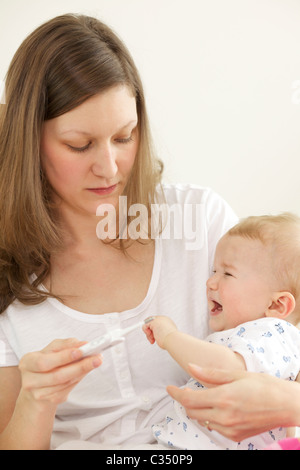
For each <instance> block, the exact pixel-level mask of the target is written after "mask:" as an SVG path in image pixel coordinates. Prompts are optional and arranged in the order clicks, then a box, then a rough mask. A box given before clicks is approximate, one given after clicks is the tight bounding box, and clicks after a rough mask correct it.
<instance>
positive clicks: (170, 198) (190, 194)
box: [158, 183, 216, 204]
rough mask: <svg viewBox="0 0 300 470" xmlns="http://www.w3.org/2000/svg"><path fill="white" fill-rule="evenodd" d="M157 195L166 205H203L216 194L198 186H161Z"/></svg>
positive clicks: (209, 189)
mask: <svg viewBox="0 0 300 470" xmlns="http://www.w3.org/2000/svg"><path fill="white" fill-rule="evenodd" d="M158 192H159V195H163V196H164V197H165V200H166V202H167V203H168V204H170V203H174V204H175V203H178V204H180V203H186V204H193V203H199V204H201V203H205V202H206V201H207V199H208V198H209V197H210V196H213V195H216V193H215V192H214V191H213V190H212V189H211V188H209V187H205V186H199V185H196V184H183V183H173V184H165V183H164V184H162V186H161V189H160V190H158Z"/></svg>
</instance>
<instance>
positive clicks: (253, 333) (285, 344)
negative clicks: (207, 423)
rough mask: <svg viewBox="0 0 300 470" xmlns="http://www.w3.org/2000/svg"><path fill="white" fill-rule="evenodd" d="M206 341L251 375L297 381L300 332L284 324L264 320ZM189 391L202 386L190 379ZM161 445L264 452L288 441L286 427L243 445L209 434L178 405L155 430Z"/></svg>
mask: <svg viewBox="0 0 300 470" xmlns="http://www.w3.org/2000/svg"><path fill="white" fill-rule="evenodd" d="M207 341H209V342H211V343H215V344H221V345H223V346H225V347H228V348H230V349H232V350H233V351H235V352H237V353H238V354H240V355H241V356H242V357H243V358H244V361H245V363H246V368H247V370H248V371H250V372H259V373H266V374H270V375H272V376H274V377H278V378H281V379H284V380H296V378H297V375H298V373H299V371H300V330H299V329H298V328H296V327H295V326H293V325H291V323H288V322H286V321H284V320H278V319H277V318H261V319H258V320H255V321H249V322H247V323H243V324H242V325H240V326H238V327H236V328H233V329H231V330H225V331H220V332H217V333H213V334H211V335H209V336H208V337H207ZM187 387H189V388H192V389H193V390H201V389H202V388H204V387H203V385H202V384H200V383H199V382H197V381H195V380H194V379H190V380H189V382H188V384H187ZM153 433H154V435H155V437H156V438H157V441H158V442H159V444H164V445H165V446H166V447H169V448H175V449H188V450H192V449H194V450H195V449H196V450H208V449H212V450H218V449H219V450H220V449H222V450H225V449H229V450H262V449H264V448H265V447H267V446H268V445H270V444H272V443H273V442H274V441H278V440H281V439H284V438H285V437H286V429H285V428H283V427H280V428H277V429H272V430H269V431H267V432H264V433H262V434H259V435H257V436H252V437H250V438H247V439H245V440H243V441H241V442H234V441H231V440H230V439H227V438H226V437H224V436H222V435H221V434H219V433H218V432H216V431H209V430H208V429H206V428H203V427H202V426H199V424H198V423H197V421H195V420H192V419H190V418H189V417H188V416H187V415H186V412H185V409H184V408H183V407H182V406H181V405H180V404H179V403H177V402H174V406H173V408H172V409H170V410H169V412H168V414H167V416H166V418H165V420H164V422H162V423H161V424H159V425H156V426H153Z"/></svg>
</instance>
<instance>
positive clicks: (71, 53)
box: [0, 14, 162, 313]
mask: <svg viewBox="0 0 300 470" xmlns="http://www.w3.org/2000/svg"><path fill="white" fill-rule="evenodd" d="M118 84H126V85H127V86H129V87H130V89H131V90H132V92H133V94H134V96H135V98H136V103H137V112H138V118H139V124H138V127H139V139H140V144H139V150H138V154H137V156H136V159H135V164H134V167H133V170H132V174H131V177H130V179H129V182H128V184H127V187H126V189H125V195H126V196H127V202H128V205H131V204H134V203H137V202H138V203H141V204H145V205H146V206H147V207H148V208H150V205H151V203H153V202H154V201H155V195H156V187H157V184H158V183H159V182H160V180H161V173H162V164H161V162H160V161H159V160H158V159H156V157H155V155H154V151H153V148H152V144H151V136H150V130H149V124H148V120H147V113H146V107H145V99H144V93H143V87H142V84H141V80H140V77H139V74H138V71H137V69H136V67H135V64H134V62H133V60H132V58H131V56H130V54H129V52H128V51H127V49H126V47H125V46H124V44H123V43H122V41H121V40H120V39H119V38H118V37H117V36H116V35H115V33H113V32H112V31H111V29H110V28H108V27H107V26H106V25H104V24H103V23H102V22H100V21H99V20H97V19H95V18H91V17H88V16H84V15H73V14H68V15H63V16H59V17H57V18H54V19H52V20H50V21H48V22H47V23H45V24H43V25H42V26H40V27H39V28H37V29H36V30H35V31H34V32H33V33H32V34H31V35H30V36H28V38H27V39H25V41H24V42H23V43H22V44H21V46H20V48H19V49H18V50H17V52H16V54H15V56H14V57H13V60H12V62H11V65H10V67H9V70H8V73H7V76H6V89H5V99H6V104H5V105H1V108H0V313H2V312H3V311H4V310H5V309H6V308H7V307H8V306H9V305H10V303H11V302H12V301H13V300H15V299H18V300H19V301H20V302H22V303H24V304H27V305H34V304H37V303H40V302H42V301H43V300H45V298H46V297H47V296H48V295H51V292H50V293H46V292H45V291H44V290H43V289H40V288H39V285H40V284H41V283H42V282H43V280H45V278H46V277H47V276H48V275H49V272H50V254H51V253H53V252H54V251H56V250H59V249H60V248H61V244H62V236H61V233H60V226H59V220H58V218H57V216H56V212H55V210H54V207H53V205H52V203H51V188H49V184H48V182H47V179H46V177H45V176H44V174H43V172H42V169H41V164H40V141H41V130H42V125H43V122H44V121H45V120H49V119H53V118H55V117H58V116H60V115H62V114H64V113H66V112H68V111H70V110H71V109H74V108H75V107H77V106H79V105H80V104H81V103H83V102H84V101H85V100H87V99H88V98H90V97H92V96H94V95H96V94H98V93H100V92H102V91H105V90H107V89H109V88H110V87H112V86H116V85H118ZM120 242H121V240H120ZM121 248H122V247H121ZM123 249H125V248H124V247H123ZM33 274H35V275H36V276H37V277H36V279H35V280H34V281H32V279H33V278H32V275H33Z"/></svg>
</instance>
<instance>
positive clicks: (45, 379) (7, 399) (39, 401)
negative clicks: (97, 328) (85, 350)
mask: <svg viewBox="0 0 300 470" xmlns="http://www.w3.org/2000/svg"><path fill="white" fill-rule="evenodd" d="M80 345H82V343H79V342H78V341H77V340H74V339H69V340H56V341H53V343H51V344H50V345H49V346H47V347H46V348H45V349H43V350H42V351H39V352H34V353H30V354H26V355H25V356H24V357H23V358H22V360H21V361H20V365H19V369H17V368H8V369H5V368H2V369H0V384H1V385H0V392H1V393H0V409H1V410H6V411H5V413H4V414H3V415H1V417H0V450H21V449H22V450H43V449H45V450H47V449H49V448H50V439H51V434H52V429H53V422H54V418H55V413H56V408H57V405H58V404H59V403H63V402H64V401H66V400H67V398H68V395H69V393H70V392H71V390H72V389H73V388H74V387H75V386H76V385H77V383H78V382H79V381H80V380H81V379H82V378H83V377H85V375H86V374H88V373H89V372H90V371H91V370H93V369H95V368H96V367H99V366H100V364H101V359H100V357H98V356H93V357H87V358H84V359H82V360H79V359H81V357H82V353H81V351H79V350H78V346H80ZM2 379H3V381H2ZM10 380H12V381H11V382H10V385H9V387H8V389H6V387H5V383H6V384H7V383H8V381H10Z"/></svg>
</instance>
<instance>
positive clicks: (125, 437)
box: [0, 185, 237, 448]
mask: <svg viewBox="0 0 300 470" xmlns="http://www.w3.org/2000/svg"><path fill="white" fill-rule="evenodd" d="M164 191H165V198H166V201H167V204H168V205H169V206H171V207H175V208H176V210H175V212H176V211H177V212H178V209H179V208H181V213H182V214H183V215H184V213H186V214H187V218H186V219H184V217H182V218H181V220H180V217H175V218H174V220H175V222H174V223H175V225H177V227H175V228H176V230H177V229H178V230H177V231H176V234H177V235H176V237H178V234H179V233H180V227H179V226H178V225H180V224H181V223H182V222H181V221H184V220H185V223H186V224H188V222H189V220H188V219H189V214H190V212H189V210H190V209H191V205H193V208H196V209H197V211H196V214H197V215H196V218H195V219H194V229H195V223H196V226H197V240H195V244H194V245H193V240H191V233H192V232H193V230H192V227H191V226H190V227H188V230H186V231H185V230H182V234H183V236H182V237H181V239H180V238H179V237H178V239H176V237H175V239H174V238H173V239H172V238H171V239H168V238H169V237H164V233H162V234H161V236H160V237H159V238H157V239H156V241H155V244H156V245H155V260H154V266H153V273H152V279H151V282H150V285H149V290H148V293H147V295H146V297H145V299H144V300H143V302H142V303H141V304H140V305H138V306H137V307H136V308H134V309H131V310H127V311H123V312H112V313H107V314H103V315H90V314H85V313H81V312H79V311H76V310H73V309H71V308H69V307H67V306H65V305H64V304H62V303H60V302H59V301H58V300H56V299H51V298H49V299H47V300H45V301H44V302H43V303H42V304H39V305H34V306H25V305H23V304H21V303H19V302H18V301H15V302H13V303H12V304H11V305H10V306H9V307H8V308H7V310H6V311H5V312H4V313H3V314H1V315H0V366H2V367H5V366H17V365H18V363H19V360H20V359H21V358H22V356H23V355H24V354H26V353H28V352H32V351H38V350H41V349H43V348H44V347H45V346H46V345H47V344H49V343H50V342H51V341H53V340H54V339H56V338H69V337H75V338H78V339H80V340H83V341H90V340H92V339H94V338H96V337H98V336H100V335H102V334H104V333H106V332H108V331H111V330H113V329H114V328H126V327H128V326H131V325H133V324H134V323H136V322H138V321H141V320H144V319H145V318H147V317H149V316H152V315H168V316H169V317H171V318H172V319H173V320H174V321H175V322H176V324H177V325H178V328H179V329H180V330H181V331H185V332H187V333H189V334H193V335H195V336H197V337H199V338H204V337H206V336H207V334H208V333H209V331H208V309H207V301H206V280H207V278H208V277H209V275H210V273H211V269H212V265H213V258H214V251H215V247H216V244H217V242H218V240H219V239H220V237H221V236H222V235H223V234H224V233H225V232H226V231H227V230H228V229H229V228H230V227H231V226H232V225H234V224H235V223H236V222H237V218H236V216H235V214H234V213H233V211H232V210H231V208H230V207H229V206H228V205H227V204H226V202H224V200H223V199H222V198H220V197H219V196H218V195H217V194H215V193H214V192H213V191H211V190H210V189H207V188H201V187H195V186H191V185H185V186H180V185H167V186H164ZM179 212H180V211H179ZM199 232H200V235H201V236H199ZM186 236H187V237H188V239H187V238H186ZM113 291H114V286H113V285H112V286H111V295H113ZM103 356H104V361H103V364H102V365H101V366H100V368H98V369H96V370H94V371H92V372H91V373H89V374H88V376H87V377H85V378H84V379H83V380H82V381H81V382H80V383H79V384H78V385H77V386H76V387H75V388H74V390H73V391H72V392H71V393H70V395H69V398H68V400H67V402H65V403H63V404H61V405H59V406H58V408H57V413H56V418H55V422H54V428H53V434H52V443H51V444H52V448H56V447H57V446H59V445H60V444H62V443H64V442H66V441H69V440H76V439H77V440H78V439H79V440H84V441H90V442H96V443H104V444H105V443H109V444H112V445H114V444H115V445H118V444H123V443H126V444H131V443H132V444H139V443H147V442H153V436H152V432H151V426H152V425H153V424H154V423H157V422H160V421H161V420H162V419H163V417H164V415H165V413H166V410H167V409H168V407H169V406H170V403H171V399H170V397H169V396H168V395H167V393H166V386H167V385H170V384H175V385H177V386H182V385H184V384H185V383H186V381H187V379H188V376H187V374H186V373H185V372H184V371H183V369H181V367H179V365H177V363H176V362H175V361H174V360H173V359H172V358H171V357H170V356H169V355H168V354H166V353H165V351H162V350H160V349H159V348H154V347H152V346H151V345H150V344H149V343H148V341H147V340H146V338H145V336H144V333H143V332H142V331H139V330H136V331H134V332H132V333H130V334H129V335H128V336H127V337H126V341H125V342H124V343H123V344H119V345H117V346H115V347H113V348H111V349H109V350H107V351H105V352H104V354H103ZM1 357H2V364H1Z"/></svg>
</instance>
